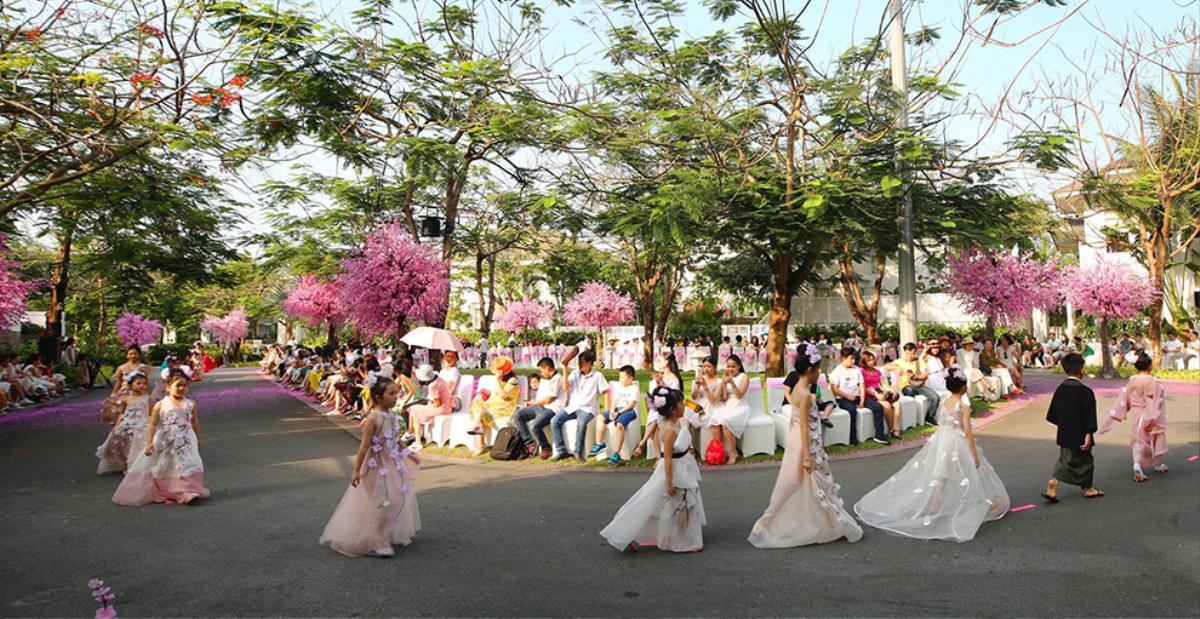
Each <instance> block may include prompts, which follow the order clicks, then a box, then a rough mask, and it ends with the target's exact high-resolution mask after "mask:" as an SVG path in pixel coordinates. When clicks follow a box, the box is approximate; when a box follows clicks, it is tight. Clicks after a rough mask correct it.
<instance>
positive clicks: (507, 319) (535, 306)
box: [496, 298, 553, 335]
mask: <svg viewBox="0 0 1200 619" xmlns="http://www.w3.org/2000/svg"><path fill="white" fill-rule="evenodd" d="M552 319H553V313H552V310H551V309H550V306H549V305H547V304H546V303H541V302H538V301H533V300H531V299H528V298H525V299H521V300H520V301H514V302H512V303H509V304H508V305H507V306H505V308H504V313H503V314H500V316H499V317H498V318H496V326H498V327H500V328H501V329H504V330H505V331H508V332H509V333H516V334H520V335H525V334H527V333H528V332H530V331H532V330H534V329H542V328H545V327H548V326H550V321H551V320H552Z"/></svg>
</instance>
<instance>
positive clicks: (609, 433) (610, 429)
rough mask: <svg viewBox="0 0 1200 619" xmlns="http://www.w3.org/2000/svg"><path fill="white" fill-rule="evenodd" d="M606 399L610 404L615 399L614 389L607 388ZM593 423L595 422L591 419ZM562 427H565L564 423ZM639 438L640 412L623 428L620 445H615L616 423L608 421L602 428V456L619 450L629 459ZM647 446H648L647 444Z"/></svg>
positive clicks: (610, 455) (622, 456) (589, 449)
mask: <svg viewBox="0 0 1200 619" xmlns="http://www.w3.org/2000/svg"><path fill="white" fill-rule="evenodd" d="M608 401H609V403H610V404H612V403H615V402H616V401H617V400H616V390H614V389H609V390H608ZM593 423H595V422H594V421H593ZM563 427H564V428H566V426H565V425H564V426H563ZM576 427H578V425H577V426H576ZM640 440H642V414H641V413H640V412H639V413H638V418H637V419H634V420H633V421H632V422H630V424H629V427H628V428H625V442H624V443H622V444H621V446H620V447H616V442H617V424H616V423H609V424H608V426H607V427H606V428H605V429H604V444H605V446H606V448H605V450H604V456H605V457H606V458H611V457H612V455H613V454H614V453H618V452H619V453H620V454H621V459H622V460H629V459H630V458H632V457H633V448H634V447H637V444H638V441H640ZM647 447H649V446H648V445H647ZM588 451H589V452H590V451H591V447H589V448H588Z"/></svg>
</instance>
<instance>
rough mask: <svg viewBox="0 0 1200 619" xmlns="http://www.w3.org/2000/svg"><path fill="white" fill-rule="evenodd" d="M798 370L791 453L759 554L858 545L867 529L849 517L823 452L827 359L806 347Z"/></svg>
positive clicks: (757, 528)
mask: <svg viewBox="0 0 1200 619" xmlns="http://www.w3.org/2000/svg"><path fill="white" fill-rule="evenodd" d="M801 348H802V350H801V351H800V352H801V354H798V355H797V356H796V362H795V369H796V372H797V373H798V374H799V380H798V381H797V382H796V384H795V385H793V386H792V388H791V389H789V390H788V394H787V399H788V403H789V404H791V405H792V417H791V421H790V422H789V425H788V438H787V449H786V450H785V451H784V452H783V463H782V464H781V465H780V467H779V477H778V478H777V479H776V480H775V489H774V490H773V491H772V492H771V503H770V504H769V505H768V506H767V511H766V512H765V513H764V514H763V515H762V517H761V518H759V519H758V522H756V523H754V529H753V530H752V531H751V532H750V543H751V544H753V545H754V546H757V547H758V548H791V547H793V546H804V545H807V544H824V543H825V542H832V541H834V540H836V539H839V538H842V537H844V538H846V539H847V540H849V541H851V542H857V541H858V540H859V539H861V538H862V528H861V527H859V526H858V523H857V522H855V521H854V518H853V517H852V516H850V514H848V513H846V510H845V508H844V507H843V506H842V499H841V497H839V496H838V491H839V486H838V485H837V484H836V483H834V481H833V474H832V473H831V472H830V470H829V458H828V457H827V456H826V455H825V449H824V448H823V447H822V446H821V414H820V413H819V412H817V400H816V397H815V396H814V395H813V393H812V388H813V386H815V385H816V382H817V378H818V377H819V376H820V373H821V353H820V352H819V351H818V349H817V347H816V345H814V344H801Z"/></svg>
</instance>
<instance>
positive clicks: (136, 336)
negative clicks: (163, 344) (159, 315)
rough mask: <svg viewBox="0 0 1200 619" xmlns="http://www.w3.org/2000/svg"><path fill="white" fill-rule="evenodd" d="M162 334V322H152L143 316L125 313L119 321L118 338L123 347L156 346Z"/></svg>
mask: <svg viewBox="0 0 1200 619" xmlns="http://www.w3.org/2000/svg"><path fill="white" fill-rule="evenodd" d="M162 332H163V326H162V323H161V322H159V321H157V320H151V319H149V318H146V317H145V316H142V315H141V314H135V313H133V312H125V313H124V314H121V317H120V318H118V319H117V337H118V338H120V339H121V345H122V346H139V347H140V346H145V345H146V344H154V343H156V342H158V338H159V337H160V336H161V335H162Z"/></svg>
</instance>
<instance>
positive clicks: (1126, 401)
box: [1100, 354, 1167, 483]
mask: <svg viewBox="0 0 1200 619" xmlns="http://www.w3.org/2000/svg"><path fill="white" fill-rule="evenodd" d="M1150 366H1151V361H1150V357H1148V356H1146V355H1145V354H1142V355H1140V356H1139V357H1138V359H1137V361H1135V362H1134V364H1133V367H1135V368H1137V371H1138V373H1137V375H1135V376H1133V377H1132V378H1130V379H1129V384H1127V385H1125V388H1124V389H1121V397H1119V398H1117V403H1116V404H1114V405H1113V407H1112V408H1111V409H1109V411H1108V415H1107V416H1106V417H1105V419H1104V423H1102V424H1101V425H1100V434H1104V433H1105V432H1108V429H1109V427H1110V426H1112V423H1113V421H1125V416H1126V415H1129V417H1130V419H1131V421H1130V424H1132V427H1131V428H1130V437H1129V445H1130V447H1132V448H1133V481H1136V482H1138V483H1141V482H1143V481H1146V480H1147V479H1149V478H1148V477H1146V474H1145V473H1144V472H1143V468H1147V467H1153V468H1154V470H1155V471H1156V472H1158V473H1166V472H1167V465H1165V464H1163V456H1165V455H1167V412H1166V397H1165V396H1166V393H1165V392H1164V391H1163V388H1162V385H1160V384H1159V383H1158V380H1157V379H1155V378H1154V377H1153V376H1151V375H1150Z"/></svg>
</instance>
